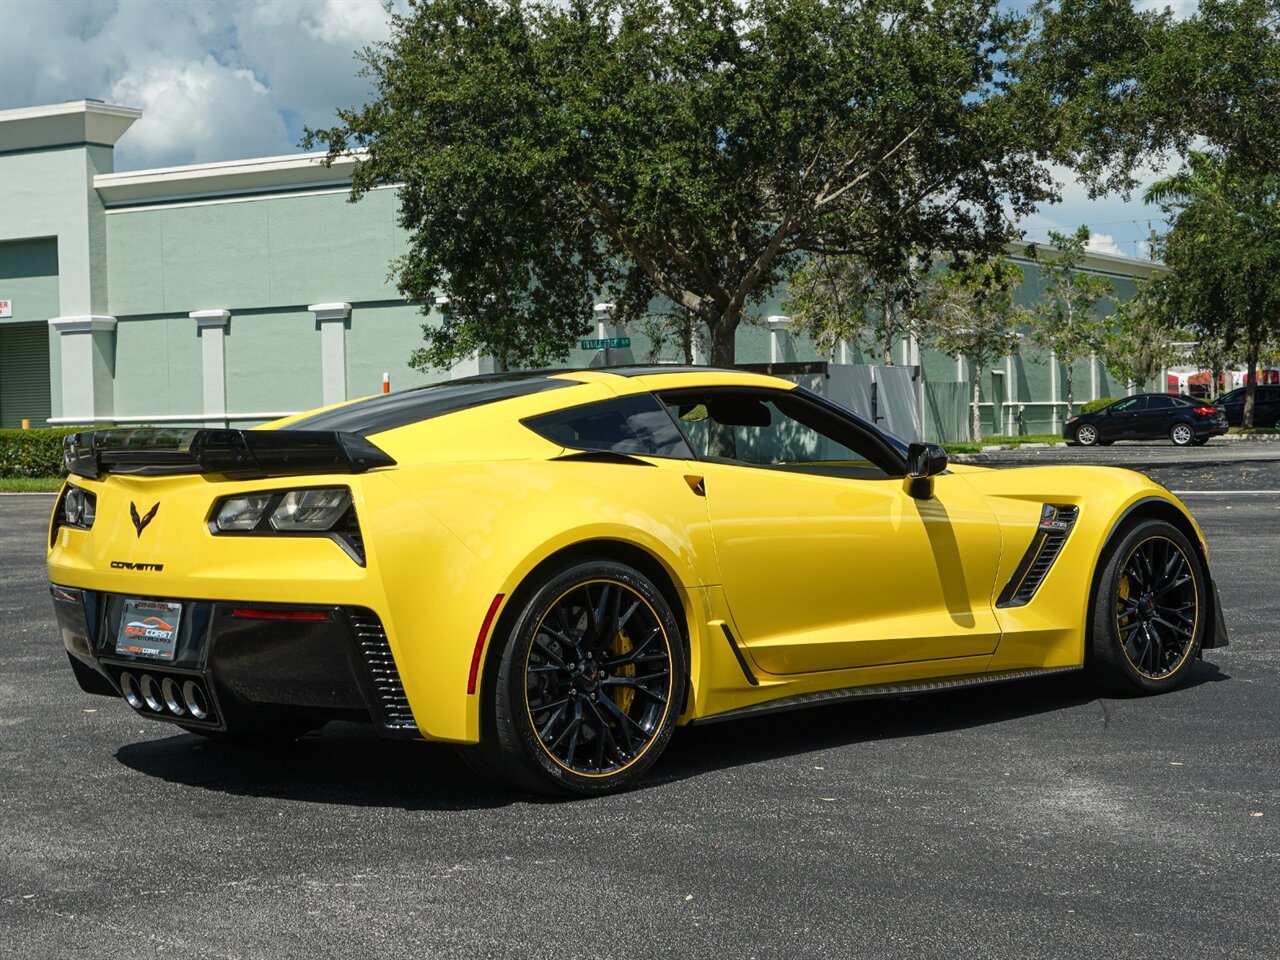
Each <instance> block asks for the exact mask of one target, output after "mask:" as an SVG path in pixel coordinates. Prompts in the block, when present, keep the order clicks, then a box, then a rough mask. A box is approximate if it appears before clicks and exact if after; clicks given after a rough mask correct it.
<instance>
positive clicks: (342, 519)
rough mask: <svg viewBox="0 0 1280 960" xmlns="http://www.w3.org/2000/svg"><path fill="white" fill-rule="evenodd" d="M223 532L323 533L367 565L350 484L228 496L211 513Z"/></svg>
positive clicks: (212, 525)
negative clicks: (347, 485) (348, 487)
mask: <svg viewBox="0 0 1280 960" xmlns="http://www.w3.org/2000/svg"><path fill="white" fill-rule="evenodd" d="M209 532H210V533H213V534H217V535H219V536H224V537H225V536H242V537H243V536H251V537H252V536H257V537H279V536H313V537H314V536H322V537H328V538H329V539H331V540H333V541H334V542H335V543H336V544H338V546H340V547H342V549H343V550H345V551H346V552H347V555H348V556H350V557H351V559H352V560H354V561H355V562H356V563H358V564H360V566H364V563H365V555H364V538H363V537H362V536H361V535H360V523H359V521H358V520H357V519H356V508H355V504H354V503H353V502H352V499H351V491H350V490H349V489H347V488H346V487H298V488H295V489H292V490H264V491H261V492H258V493H242V494H237V495H235V496H230V497H222V498H220V499H219V500H218V501H217V502H215V503H214V505H213V511H212V512H211V514H210V515H209Z"/></svg>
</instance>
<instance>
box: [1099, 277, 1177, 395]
mask: <svg viewBox="0 0 1280 960" xmlns="http://www.w3.org/2000/svg"><path fill="white" fill-rule="evenodd" d="M1165 279H1166V276H1161V277H1157V278H1155V279H1153V280H1149V281H1147V283H1145V284H1143V285H1142V286H1141V287H1140V288H1139V289H1138V292H1137V293H1136V294H1135V295H1134V297H1133V298H1132V299H1130V300H1126V301H1125V302H1123V303H1120V304H1117V306H1116V312H1115V313H1113V314H1112V315H1111V316H1109V317H1107V319H1106V328H1107V329H1106V332H1105V333H1103V335H1102V338H1101V341H1100V346H1101V348H1102V357H1103V362H1104V363H1106V366H1107V370H1109V371H1110V372H1111V375H1112V376H1113V377H1115V378H1116V379H1117V380H1119V381H1121V382H1122V383H1124V384H1125V385H1126V386H1130V387H1132V386H1134V385H1140V384H1146V383H1150V382H1151V381H1153V380H1155V379H1156V378H1157V377H1159V376H1160V373H1161V371H1163V370H1166V369H1167V368H1169V367H1171V366H1173V365H1174V364H1176V363H1178V362H1179V361H1180V360H1185V359H1186V358H1187V356H1188V346H1189V344H1190V343H1191V342H1192V341H1193V339H1194V334H1192V333H1191V331H1189V330H1187V329H1186V328H1185V327H1181V326H1179V325H1178V323H1177V321H1176V318H1175V317H1174V316H1173V315H1172V311H1171V309H1170V305H1169V302H1168V298H1167V297H1165V296H1164V295H1163V292H1164V290H1163V287H1164V281H1165ZM1160 389H1161V390H1163V389H1164V384H1161V385H1160Z"/></svg>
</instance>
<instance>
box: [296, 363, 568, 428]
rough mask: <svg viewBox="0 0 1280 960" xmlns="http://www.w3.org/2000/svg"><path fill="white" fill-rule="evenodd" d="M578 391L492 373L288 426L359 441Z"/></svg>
mask: <svg viewBox="0 0 1280 960" xmlns="http://www.w3.org/2000/svg"><path fill="white" fill-rule="evenodd" d="M576 386H579V384H578V382H577V381H576V380H552V379H551V378H549V377H547V376H545V375H534V376H530V375H528V374H514V375H510V376H504V375H502V374H496V375H493V376H485V377H468V378H466V379H463V380H445V381H443V382H441V383H433V384H431V385H430V386H427V387H418V388H416V389H414V390H402V391H401V392H399V393H388V394H385V395H384V396H380V397H370V398H369V399H368V400H361V401H359V402H357V403H351V404H348V405H347V406H345V407H339V408H338V409H336V410H327V411H325V412H324V413H317V414H315V415H314V416H310V417H306V418H305V419H302V420H299V421H298V422H297V423H293V424H290V425H289V426H288V427H286V428H285V429H287V430H343V431H346V432H348V433H355V434H358V435H360V436H362V437H367V436H371V435H372V434H375V433H382V432H383V431H385V430H394V429H395V428H396V427H403V426H407V425H408V424H411V423H418V422H420V421H422V420H430V419H432V418H433V417H442V416H444V415H445V414H446V413H455V412H457V411H459V410H468V409H470V408H471V407H480V406H484V405H485V404H488V403H497V402H498V401H500V400H510V399H512V398H513V397H527V396H529V395H530V394H534V393H541V392H542V391H544V390H556V389H559V388H560V387H576Z"/></svg>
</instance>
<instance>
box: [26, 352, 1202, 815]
mask: <svg viewBox="0 0 1280 960" xmlns="http://www.w3.org/2000/svg"><path fill="white" fill-rule="evenodd" d="M66 464H67V468H68V470H69V473H70V475H69V477H68V479H67V482H66V485H65V486H64V487H63V489H62V492H61V494H60V496H59V497H58V500H57V505H56V508H55V510H54V513H53V517H52V520H51V523H50V527H49V552H48V569H49V577H50V581H51V590H52V594H53V602H54V608H55V610H56V613H57V620H58V624H59V627H60V629H61V633H62V638H63V642H64V644H65V646H66V649H67V653H68V655H69V658H70V662H71V667H72V669H73V670H74V672H75V675H76V677H77V679H78V680H79V682H80V685H81V686H82V687H83V689H85V690H87V691H91V692H95V693H102V694H107V695H110V696H115V697H122V698H123V699H124V700H125V701H126V702H127V703H128V705H129V706H130V707H131V708H132V709H133V710H134V711H136V712H137V714H139V715H140V716H143V717H146V718H148V719H149V720H155V721H161V722H165V723H169V724H174V725H177V726H178V727H182V728H184V729H186V730H189V731H191V732H193V733H198V734H202V735H206V736H217V737H224V738H232V737H240V738H255V737H261V736H286V737H287V736H292V735H297V734H299V733H302V732H304V731H307V730H311V729H315V728H316V727H318V726H320V725H322V724H324V723H325V722H326V721H328V720H331V719H348V720H349V719H357V720H362V721H367V722H370V723H372V724H374V725H375V727H376V728H377V729H378V730H379V731H380V732H381V733H382V734H384V735H386V736H392V737H397V736H401V737H412V738H423V739H427V740H433V741H443V742H449V743H453V744H457V745H458V746H459V748H460V749H461V751H462V753H463V755H464V756H465V757H466V758H467V760H468V762H470V763H471V764H472V766H473V767H474V768H475V769H477V770H478V771H480V772H482V773H483V774H485V775H486V776H489V777H491V778H493V779H495V780H498V781H500V782H502V783H505V784H508V785H510V786H512V787H515V788H518V789H524V790H534V791H546V792H564V793H571V794H572V793H577V794H590V793H596V792H602V791H607V790H612V789H617V788H619V787H622V786H625V785H627V784H628V783H631V782H633V781H634V780H635V779H636V778H638V777H639V776H641V775H642V774H643V773H644V771H645V770H647V769H648V768H649V767H650V766H651V765H652V764H653V763H654V762H655V761H657V759H658V757H659V755H660V754H661V753H662V750H663V748H664V747H665V746H666V745H667V743H668V741H669V740H670V738H671V736H672V735H673V733H674V732H675V730H676V728H677V727H679V726H682V725H686V724H696V723H705V722H709V721H714V720H726V719H732V718H735V717H744V716H750V715H754V714H759V713H764V712H768V711H776V710H783V709H788V708H794V707H800V706H804V705H806V704H812V703H825V702H830V701H833V700H837V699H841V698H852V697H868V696H894V695H900V694H907V693H913V692H918V691H922V690H937V689H945V688H951V687H959V686H968V685H974V684H981V683H993V682H998V681H1008V680H1015V679H1018V678H1023V677H1033V676H1040V675H1045V674H1053V673H1059V672H1066V671H1074V670H1081V669H1087V670H1088V671H1089V672H1090V673H1091V674H1092V675H1093V677H1094V678H1095V679H1096V681H1097V682H1098V683H1100V684H1103V685H1105V686H1106V687H1107V688H1109V689H1113V690H1124V691H1130V692H1136V693H1158V692H1161V691H1165V690H1169V689H1171V688H1173V687H1175V686H1177V685H1178V684H1179V683H1180V682H1182V681H1183V679H1184V678H1185V677H1186V675H1187V673H1188V671H1189V670H1190V669H1191V667H1192V665H1193V663H1194V661H1195V660H1196V659H1197V658H1198V657H1199V656H1200V655H1201V651H1202V650H1203V649H1205V648H1210V647H1215V646H1222V645H1224V644H1225V643H1226V631H1225V627H1224V625H1223V619H1222V614H1221V608H1220V604H1219V602H1218V595H1217V591H1216V589H1215V587H1214V584H1213V581H1212V579H1211V577H1210V573H1209V554H1208V550H1207V548H1206V546H1205V541H1204V537H1203V536H1202V535H1201V532H1200V529H1199V528H1198V527H1197V525H1196V523H1195V521H1194V520H1193V519H1192V517H1191V515H1190V514H1189V513H1188V511H1187V509H1186V508H1185V507H1184V506H1183V504H1182V503H1180V502H1179V501H1178V499H1177V498H1176V497H1174V496H1173V495H1172V494H1170V493H1169V492H1168V491H1167V490H1165V489H1164V488H1163V487H1161V486H1159V485H1157V484H1155V483H1153V482H1152V481H1150V480H1148V479H1147V478H1145V477H1143V476H1142V475H1140V474H1137V473H1133V472H1129V471H1126V470H1117V469H1109V468H1103V467H1087V466H1047V467H1030V468H1025V469H1009V470H989V469H984V468H981V467H977V466H966V465H948V463H947V458H946V454H945V453H944V452H943V451H942V450H941V449H940V448H938V447H936V446H933V445H929V444H911V445H909V446H908V445H906V444H903V443H902V442H900V441H899V440H897V439H896V438H894V437H892V436H890V435H887V434H885V433H883V432H882V431H880V430H879V429H877V428H876V427H875V426H874V425H873V424H871V423H868V422H866V421H865V420H862V419H861V418H859V417H857V416H855V415H854V414H852V413H850V412H848V411H847V410H845V409H843V408H841V407H839V406H837V405H835V404H833V403H831V402H829V401H828V400H826V399H824V398H822V397H820V396H818V395H816V394H814V393H812V392H810V391H808V390H806V389H804V388H803V387H800V386H797V385H795V384H793V383H791V382H788V381H786V380H781V379H775V378H773V377H768V376H763V375H759V374H752V373H745V372H736V371H723V370H714V369H707V368H670V367H650V368H641V367H637V368H619V369H609V370H578V371H558V372H557V371H542V372H534V373H518V374H501V375H494V376H486V377H478V378H471V379H466V380H456V381H450V382H446V383H441V384H437V385H434V386H428V387H423V388H419V389H414V390H408V391H405V392H401V393H396V394H389V395H381V396H376V397H372V398H368V399H364V400H357V401H353V402H350V403H346V404H341V405H338V406H335V407H331V408H327V409H323V410H320V411H316V412H312V413H307V414H302V415H299V416H296V417H291V418H288V419H286V420H281V421H278V422H275V423H272V424H268V425H266V426H264V427H262V428H258V429H253V430H226V429H180V430H169V429H140V430H106V431H85V432H82V433H79V434H75V435H72V436H71V437H69V438H68V439H67V441H66Z"/></svg>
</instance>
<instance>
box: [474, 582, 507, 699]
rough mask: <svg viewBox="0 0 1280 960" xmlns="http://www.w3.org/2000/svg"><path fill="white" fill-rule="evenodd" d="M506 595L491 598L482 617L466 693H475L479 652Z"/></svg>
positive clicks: (478, 668)
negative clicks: (486, 611)
mask: <svg viewBox="0 0 1280 960" xmlns="http://www.w3.org/2000/svg"><path fill="white" fill-rule="evenodd" d="M504 596H506V594H502V593H500V594H498V595H497V596H496V597H494V598H493V603H491V604H489V612H488V613H486V614H485V615H484V623H483V624H481V626H480V636H478V637H476V649H475V652H474V653H472V654H471V673H470V674H469V675H468V676H467V693H468V694H473V693H475V692H476V675H477V674H478V673H479V672H480V652H481V651H482V650H484V641H485V639H486V638H487V637H488V636H489V628H490V627H492V626H493V618H494V617H496V616H497V615H498V608H499V607H500V606H502V598H503V597H504Z"/></svg>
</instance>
